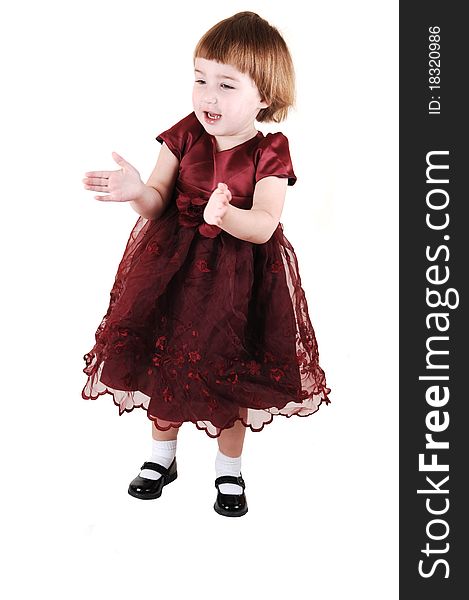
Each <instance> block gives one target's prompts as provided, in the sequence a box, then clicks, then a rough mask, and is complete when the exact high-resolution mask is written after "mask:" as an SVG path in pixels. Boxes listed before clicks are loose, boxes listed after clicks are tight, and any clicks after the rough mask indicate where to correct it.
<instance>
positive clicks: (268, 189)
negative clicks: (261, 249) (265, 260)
mask: <svg viewBox="0 0 469 600" xmlns="http://www.w3.org/2000/svg"><path fill="white" fill-rule="evenodd" d="M287 185H288V179H287V178H286V177H275V176H270V177H264V178H263V179H261V180H260V181H258V182H257V184H256V187H255V188H254V196H253V201H252V208H251V209H250V210H245V209H242V208H236V206H233V205H232V204H228V207H227V211H226V213H225V215H224V216H223V218H222V221H221V225H220V227H221V228H222V229H223V230H224V231H226V232H228V233H230V234H231V235H233V236H235V237H237V238H239V239H241V240H245V241H247V242H253V243H254V244H264V243H265V242H268V241H269V240H270V238H271V237H272V234H273V233H274V231H275V230H276V229H277V226H278V224H279V221H280V217H281V215H282V210H283V204H284V202H285V195H286V193H287Z"/></svg>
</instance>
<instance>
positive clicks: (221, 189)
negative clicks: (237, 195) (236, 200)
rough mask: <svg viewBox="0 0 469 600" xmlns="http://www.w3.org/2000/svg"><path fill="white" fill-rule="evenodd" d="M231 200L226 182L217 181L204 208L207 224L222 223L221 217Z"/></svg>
mask: <svg viewBox="0 0 469 600" xmlns="http://www.w3.org/2000/svg"><path fill="white" fill-rule="evenodd" d="M230 200H231V192H230V190H229V189H228V186H227V185H226V183H219V184H218V187H217V188H216V190H214V192H213V193H212V195H211V196H210V199H209V201H208V202H207V205H206V207H205V210H204V220H205V222H206V223H208V224H209V225H218V227H219V226H220V225H221V224H222V220H223V217H224V216H225V215H226V213H227V211H228V205H229V203H230Z"/></svg>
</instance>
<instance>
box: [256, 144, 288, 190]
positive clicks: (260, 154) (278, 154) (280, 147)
mask: <svg viewBox="0 0 469 600" xmlns="http://www.w3.org/2000/svg"><path fill="white" fill-rule="evenodd" d="M271 175H273V176H275V177H287V178H288V185H294V184H295V182H296V175H295V173H294V171H293V165H292V162H291V158H290V149H289V146H288V139H287V138H286V137H285V136H284V135H283V133H280V132H278V133H268V134H267V135H266V136H265V138H264V139H263V140H261V142H260V144H259V145H258V147H257V150H256V176H255V180H256V183H257V182H258V181H259V180H260V179H263V178H264V177H269V176H271Z"/></svg>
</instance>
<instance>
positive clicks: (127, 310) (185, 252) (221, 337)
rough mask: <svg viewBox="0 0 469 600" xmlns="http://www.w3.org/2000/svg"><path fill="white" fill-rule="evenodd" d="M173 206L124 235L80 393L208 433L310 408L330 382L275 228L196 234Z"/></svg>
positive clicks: (255, 426) (258, 425)
mask: <svg viewBox="0 0 469 600" xmlns="http://www.w3.org/2000/svg"><path fill="white" fill-rule="evenodd" d="M196 205H197V204H196ZM177 206H178V205H177V203H176V205H173V206H171V207H170V208H169V209H168V211H167V212H166V214H165V215H164V216H163V217H161V218H160V220H158V221H148V220H146V219H144V218H142V217H140V218H139V219H138V220H137V223H136V224H135V226H134V228H133V230H132V232H131V234H130V238H129V241H128V243H127V246H126V249H125V252H124V256H123V258H122V260H121V262H120V264H119V267H118V271H117V275H116V278H115V282H114V285H113V288H112V290H111V294H110V303H109V307H108V310H107V312H106V315H105V316H104V318H103V319H102V321H101V323H100V325H99V327H98V329H97V331H96V334H95V339H96V343H95V345H94V347H93V349H92V350H91V351H90V352H88V353H87V354H86V355H85V356H84V360H85V362H86V367H85V369H84V372H85V373H86V374H87V375H88V380H87V383H86V385H85V387H84V388H83V391H82V397H83V398H84V399H96V398H97V397H98V396H99V395H101V394H105V393H109V394H111V395H112V396H113V399H114V403H115V404H116V405H117V406H118V407H119V414H120V415H122V414H123V413H124V412H130V411H132V410H133V409H134V408H136V407H139V408H143V409H144V410H146V411H147V415H148V417H149V418H150V419H151V420H153V421H154V423H155V426H156V427H157V428H158V429H161V430H165V429H167V427H165V426H163V425H161V424H160V423H159V420H163V421H169V422H171V423H172V425H173V426H180V425H181V424H182V423H183V422H187V421H190V422H193V423H195V425H196V426H197V428H198V429H201V430H205V432H206V433H207V435H209V436H210V437H218V436H219V435H220V433H221V431H222V430H223V429H226V428H229V427H231V426H232V425H233V424H234V422H235V421H236V420H238V419H239V420H241V421H242V423H243V425H244V426H246V427H250V428H251V430H253V431H260V430H262V429H263V427H264V425H266V424H268V423H271V422H272V420H273V417H274V415H283V416H286V417H291V416H293V415H297V416H308V415H311V414H313V413H314V412H316V411H317V410H318V408H319V406H320V404H321V403H322V402H325V403H328V402H329V399H328V393H329V392H330V389H329V388H328V387H327V386H326V379H325V375H324V372H323V370H322V369H321V368H320V366H319V355H318V348H317V343H316V338H315V334H314V330H313V327H312V325H311V322H310V319H309V316H308V307H307V302H306V298H305V295H304V292H303V289H302V287H301V281H300V276H299V273H298V264H297V259H296V256H295V252H294V250H293V248H292V246H291V244H290V243H289V242H288V240H287V239H286V238H285V237H284V235H283V227H282V226H281V224H279V226H278V228H277V230H276V232H275V233H274V235H273V236H272V238H271V240H269V242H267V243H266V244H262V245H255V244H251V243H247V242H243V241H242V240H238V239H236V238H234V237H232V236H229V235H227V234H225V233H224V232H223V233H222V235H221V236H220V235H219V232H218V233H217V235H216V236H215V237H214V238H213V237H205V236H204V235H203V233H202V231H200V225H201V223H200V219H193V220H192V222H191V223H190V224H189V223H188V222H187V221H186V222H185V225H184V226H181V217H180V214H179V211H178V210H177ZM202 212H203V211H202ZM220 231H221V230H220ZM212 233H213V232H210V234H212ZM224 236H226V237H224ZM221 240H223V241H221ZM220 241H221V243H220ZM220 246H221V247H220ZM222 250H224V251H222ZM272 299H276V300H275V301H272Z"/></svg>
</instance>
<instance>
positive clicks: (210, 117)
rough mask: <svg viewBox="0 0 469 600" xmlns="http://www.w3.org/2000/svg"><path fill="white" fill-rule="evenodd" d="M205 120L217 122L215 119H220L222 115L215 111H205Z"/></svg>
mask: <svg viewBox="0 0 469 600" xmlns="http://www.w3.org/2000/svg"><path fill="white" fill-rule="evenodd" d="M204 115H205V120H206V121H208V122H210V123H215V121H219V120H220V119H221V115H219V114H217V113H213V112H207V111H204Z"/></svg>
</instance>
